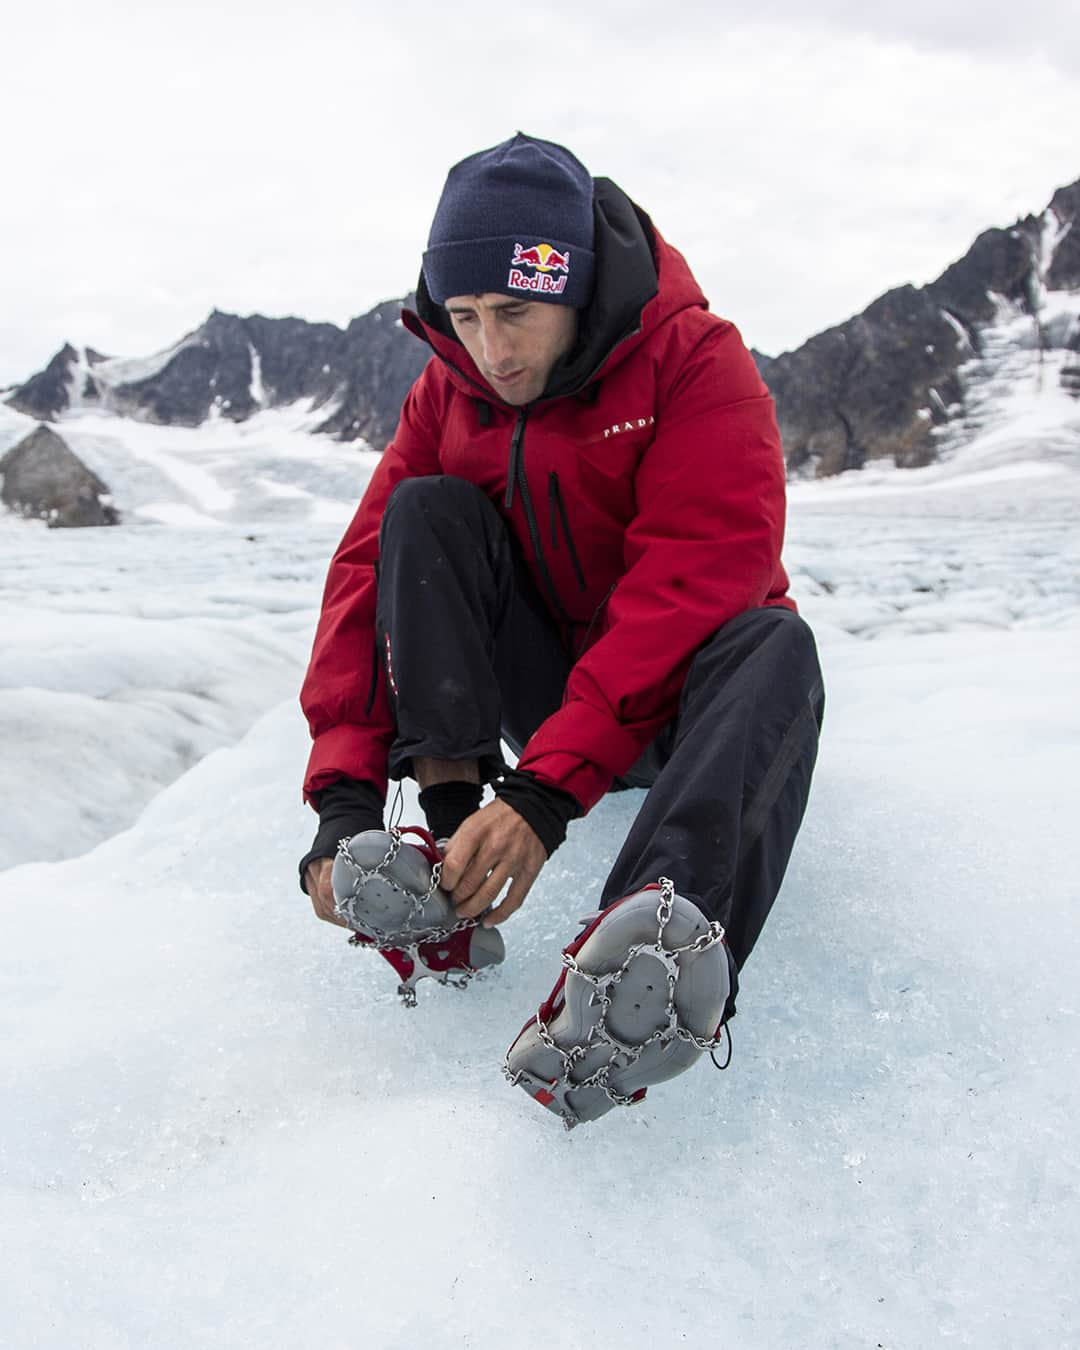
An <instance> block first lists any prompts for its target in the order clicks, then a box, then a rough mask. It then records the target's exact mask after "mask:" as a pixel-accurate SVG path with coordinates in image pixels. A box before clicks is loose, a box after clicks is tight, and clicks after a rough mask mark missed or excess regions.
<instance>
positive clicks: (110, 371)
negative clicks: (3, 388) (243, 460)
mask: <svg viewBox="0 0 1080 1350" xmlns="http://www.w3.org/2000/svg"><path fill="white" fill-rule="evenodd" d="M408 300H409V297H406V300H405V301H390V302H387V303H385V304H382V305H377V306H376V307H375V308H374V309H373V310H370V311H369V312H368V313H367V314H364V315H362V316H360V317H359V318H356V319H353V320H352V322H351V323H350V324H349V325H348V327H347V328H345V329H340V328H337V327H336V326H335V325H334V324H330V323H307V322H306V321H305V320H303V319H266V318H263V317H262V316H261V315H258V314H254V315H250V316H248V317H247V318H240V317H239V316H237V315H235V314H223V313H221V312H219V311H218V310H215V311H214V312H213V313H212V314H211V315H210V317H209V318H208V319H207V320H206V322H205V323H204V324H202V325H201V326H200V327H199V328H197V329H196V330H195V331H194V332H192V333H188V334H186V335H185V336H184V337H182V338H181V339H180V341H179V342H177V343H175V344H174V345H173V346H171V347H168V348H166V349H165V350H164V351H161V352H157V353H155V354H154V355H153V356H148V357H144V358H140V359H127V358H122V357H112V358H110V357H106V356H103V355H102V354H101V353H100V352H96V351H94V350H93V349H92V348H90V347H74V346H71V345H70V344H67V345H65V346H64V347H63V348H61V350H60V351H59V352H57V354H56V355H55V356H54V357H53V358H52V360H51V361H50V362H49V364H48V365H47V366H46V367H45V369H44V370H43V371H41V372H40V373H39V374H37V375H34V376H32V377H31V378H30V379H29V380H27V381H26V383H25V384H23V385H21V386H19V388H17V389H16V390H14V391H13V392H12V393H11V394H10V395H9V396H8V402H9V404H10V406H11V407H12V408H14V409H15V410H16V411H19V412H22V413H25V414H27V415H28V416H31V417H36V418H39V419H43V420H54V419H57V418H62V417H65V416H70V415H72V414H77V413H79V412H81V411H83V410H85V409H95V410H99V411H102V412H107V413H111V414H114V415H116V416H119V417H130V418H133V419H136V420H139V421H148V422H152V423H156V424H158V425H160V426H184V427H195V426H200V425H201V424H202V423H203V422H205V421H207V420H208V419H210V418H224V419H226V420H228V421H233V422H243V421H246V420H247V419H248V418H250V417H253V416H255V415H256V414H257V413H259V412H262V411H264V410H266V409H268V408H280V407H288V406H291V405H293V404H295V403H297V402H298V401H300V400H306V401H307V402H308V404H309V407H310V409H311V410H312V411H313V412H317V413H319V414H320V415H319V416H318V417H317V418H313V419H312V421H311V427H312V429H313V430H316V431H321V432H326V433H329V434H333V435H335V436H338V437H339V438H340V439H342V440H349V441H351V440H362V441H366V442H368V443H369V444H371V445H373V446H375V447H376V448H377V449H382V448H383V446H384V445H385V444H386V442H387V441H388V440H389V439H390V436H391V435H392V434H393V430H394V426H395V424H396V422H397V417H398V413H399V411H400V408H401V403H402V400H403V399H404V397H405V394H406V392H407V391H408V388H409V386H410V384H412V382H413V380H414V379H415V378H416V376H417V375H418V374H419V373H420V371H421V369H422V368H423V365H424V362H425V360H426V354H425V351H424V349H423V347H422V346H421V344H420V343H418V342H417V341H416V339H415V338H413V337H412V336H411V335H410V334H408V333H407V332H406V331H405V330H404V329H403V328H402V327H401V325H400V323H398V321H397V319H398V313H399V311H400V309H401V305H402V304H404V303H406V302H408Z"/></svg>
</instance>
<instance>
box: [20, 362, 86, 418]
mask: <svg viewBox="0 0 1080 1350" xmlns="http://www.w3.org/2000/svg"><path fill="white" fill-rule="evenodd" d="M77 360H78V352H76V350H75V348H74V347H73V346H72V345H71V344H70V343H65V344H64V346H63V347H61V348H60V350H59V351H58V352H57V353H56V355H55V356H54V357H53V359H52V360H51V361H50V362H49V364H48V365H47V366H46V367H45V369H44V370H41V371H38V373H37V374H36V375H31V376H30V378H29V379H28V380H27V381H26V383H25V384H23V385H20V386H19V387H18V388H17V389H16V390H15V392H14V393H13V394H11V395H10V396H9V397H8V399H7V400H6V401H7V402H8V403H10V404H11V406H12V407H13V408H14V409H15V410H16V411H17V412H21V413H25V414H26V416H27V417H36V418H38V419H39V420H40V421H42V422H51V421H52V420H53V418H54V417H57V416H58V415H59V414H60V413H62V412H63V411H64V409H65V408H67V407H68V405H69V401H70V397H71V390H70V383H71V376H72V368H73V367H74V365H75V363H76V361H77Z"/></svg>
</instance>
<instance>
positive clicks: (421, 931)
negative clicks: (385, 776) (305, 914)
mask: <svg viewBox="0 0 1080 1350" xmlns="http://www.w3.org/2000/svg"><path fill="white" fill-rule="evenodd" d="M387 833H388V834H389V836H390V845H389V847H388V848H387V850H386V853H385V854H384V855H383V857H382V858H381V859H380V860H379V861H378V862H377V863H376V864H375V865H374V867H361V866H360V865H359V863H358V862H357V861H356V859H355V858H354V857H353V856H352V854H351V853H350V852H349V840H348V839H341V840H339V841H338V847H337V853H338V857H339V858H341V859H342V860H343V861H344V862H345V863H346V865H347V866H348V868H349V871H350V873H351V875H352V886H351V887H350V889H349V892H348V894H347V895H344V896H341V897H338V896H335V897H334V913H335V914H336V915H337V916H338V918H340V919H344V920H345V922H346V923H347V924H348V925H349V927H350V928H353V929H355V930H356V931H354V933H353V935H352V937H351V938H350V939H349V941H350V942H351V943H352V945H353V946H354V947H373V948H375V949H376V950H377V951H400V952H403V953H404V954H405V956H407V957H408V958H409V960H410V961H411V962H412V966H413V973H412V975H411V976H410V977H409V979H408V980H407V981H406V982H404V983H402V984H401V985H399V986H398V994H399V995H400V997H401V1000H402V1002H403V1003H404V1004H405V1006H406V1007H407V1008H415V1007H416V987H415V986H416V981H417V980H418V979H421V978H423V977H424V976H425V975H430V976H431V977H432V978H434V979H436V980H438V981H439V982H440V983H441V984H448V985H450V986H452V987H453V988H455V989H464V988H465V986H466V985H467V984H468V982H469V980H470V979H471V978H472V976H473V975H474V974H475V972H474V971H473V970H472V969H471V968H469V969H465V970H461V971H455V972H454V974H455V976H456V977H457V978H454V979H451V978H450V972H449V971H441V970H432V969H431V967H430V966H429V965H428V964H427V962H426V961H425V960H424V958H423V955H422V954H421V952H420V946H421V944H423V945H425V946H426V945H427V944H429V943H439V942H445V941H446V939H447V938H449V937H453V935H454V934H455V933H460V932H461V931H462V930H463V929H465V928H475V927H476V925H477V924H478V922H479V920H478V919H458V920H457V922H456V923H453V924H442V925H439V926H437V927H431V926H424V925H423V923H422V920H423V912H424V906H425V905H426V904H427V902H428V901H429V900H430V899H431V897H432V896H433V895H434V894H435V892H436V890H437V889H438V887H439V882H440V880H441V878H442V862H441V861H439V862H437V863H435V864H434V865H433V866H432V869H431V876H430V878H429V879H428V885H427V890H426V891H425V892H424V893H423V894H422V895H421V894H419V893H417V892H415V891H410V890H407V889H406V888H405V887H404V886H399V885H398V883H397V882H396V881H394V879H393V878H392V877H391V876H389V875H388V873H387V870H386V869H387V868H389V867H390V866H391V864H392V863H393V861H394V859H395V858H396V857H397V855H398V853H399V852H400V850H401V845H402V843H403V842H404V841H403V839H402V831H401V830H400V829H398V828H397V827H396V826H391V828H390V829H389V831H388V832H387ZM372 880H378V881H379V882H381V883H382V884H383V885H384V886H389V887H390V889H391V890H393V891H397V893H398V894H399V895H402V896H404V897H405V898H406V899H407V900H408V902H409V914H408V917H407V919H406V924H405V927H404V928H402V929H401V930H400V931H399V932H396V933H388V932H384V931H383V930H382V929H381V928H379V927H378V926H377V925H376V924H373V923H371V922H370V920H367V919H365V920H364V921H363V926H362V928H361V927H360V925H359V923H358V922H357V919H356V914H355V909H354V908H353V909H352V910H350V902H355V901H356V900H358V899H359V898H360V888H361V886H362V885H363V884H364V883H365V882H367V881H372Z"/></svg>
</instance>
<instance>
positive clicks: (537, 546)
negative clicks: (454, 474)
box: [503, 408, 572, 625]
mask: <svg viewBox="0 0 1080 1350" xmlns="http://www.w3.org/2000/svg"><path fill="white" fill-rule="evenodd" d="M528 416H529V410H528V408H522V409H521V411H520V412H519V413H518V418H517V422H516V423H515V425H514V434H513V436H512V437H511V438H510V463H509V466H508V468H507V473H506V496H505V497H504V498H503V505H504V506H505V507H506V509H507V510H508V511H509V510H510V508H511V506H513V504H514V489H515V487H516V488H517V491H518V493H519V494H520V496H521V509H522V510H523V511H524V512H525V523H526V525H527V526H528V527H529V539H530V540H531V542H532V547H533V557H534V558H535V559H536V566H537V568H538V569H539V572H540V576H541V579H542V580H543V583H544V585H545V587H546V588H547V592H548V595H549V596H550V597H551V603H552V605H553V606H554V608H555V613H556V614H557V615H558V616H559V618H560V619H561V620H562V622H563V623H565V624H568V625H571V624H572V620H571V618H570V615H569V614H567V612H566V609H565V608H564V606H563V602H562V600H561V599H560V598H559V592H558V591H557V590H556V588H555V582H554V580H553V579H552V576H551V573H550V572H549V571H548V565H547V559H546V558H545V557H544V545H543V540H542V539H541V537H540V526H539V525H538V524H537V521H536V512H535V511H534V510H533V503H532V494H531V493H530V492H529V480H528V477H527V476H526V474H525V450H524V447H525V423H526V421H527V420H528Z"/></svg>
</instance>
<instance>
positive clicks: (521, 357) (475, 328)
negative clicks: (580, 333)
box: [446, 291, 577, 407]
mask: <svg viewBox="0 0 1080 1350" xmlns="http://www.w3.org/2000/svg"><path fill="white" fill-rule="evenodd" d="M446 309H447V312H448V313H449V315H450V320H451V322H452V323H453V325H454V332H455V333H456V334H457V335H458V337H459V338H460V340H461V344H462V346H463V347H464V348H465V350H466V351H467V352H468V353H469V355H470V356H471V357H472V359H473V361H475V363H476V367H477V369H478V370H479V371H480V374H481V375H483V377H484V379H485V380H487V382H488V383H489V384H490V385H491V387H492V389H494V390H495V392H496V393H497V394H498V395H499V397H500V398H501V399H502V400H503V401H504V402H506V403H512V404H513V405H514V406H515V407H521V406H522V405H523V404H526V403H531V402H532V401H533V399H534V398H539V397H540V395H541V394H542V393H543V392H544V386H545V385H546V384H547V381H548V376H549V375H550V374H551V371H552V368H553V367H554V365H555V363H556V361H558V360H559V358H560V357H561V356H563V355H565V354H566V352H568V351H569V350H570V348H571V347H572V346H573V345H574V340H575V338H576V337H577V310H576V309H571V307H570V306H569V305H546V304H544V303H543V302H542V301H537V300H519V299H518V298H517V297H516V296H513V295H500V294H499V293H498V292H495V291H491V292H488V293H487V294H485V295H453V296H451V297H450V299H449V300H447V302H446Z"/></svg>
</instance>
